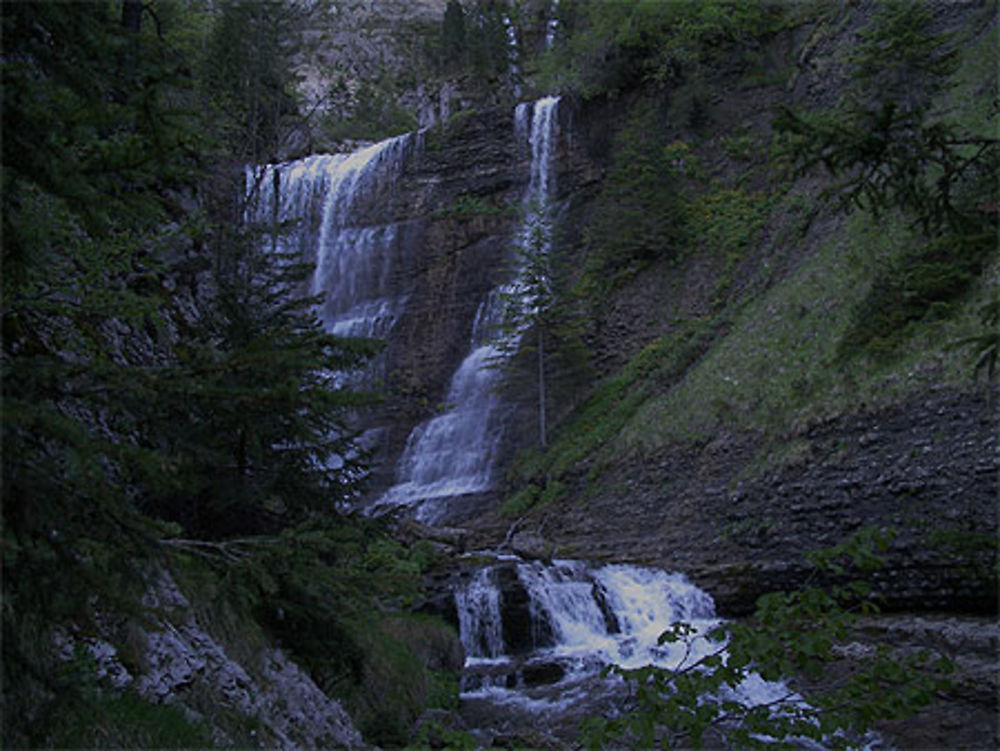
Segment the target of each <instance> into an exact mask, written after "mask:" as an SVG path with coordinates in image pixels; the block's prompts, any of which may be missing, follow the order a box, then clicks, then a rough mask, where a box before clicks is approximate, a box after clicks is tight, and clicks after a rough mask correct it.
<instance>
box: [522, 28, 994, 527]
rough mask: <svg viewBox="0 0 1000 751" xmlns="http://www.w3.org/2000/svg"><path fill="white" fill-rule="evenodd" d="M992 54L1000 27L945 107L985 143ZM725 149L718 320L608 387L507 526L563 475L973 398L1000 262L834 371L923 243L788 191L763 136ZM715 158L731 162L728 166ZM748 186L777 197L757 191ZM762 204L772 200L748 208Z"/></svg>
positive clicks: (891, 225)
mask: <svg viewBox="0 0 1000 751" xmlns="http://www.w3.org/2000/svg"><path fill="white" fill-rule="evenodd" d="M980 23H981V21H980ZM970 26H971V25H970ZM967 28H968V27H967ZM980 28H981V27H980ZM996 48H997V28H996V23H995V22H994V23H993V24H992V25H991V26H990V27H989V28H988V29H987V30H986V31H985V32H982V31H981V32H978V33H975V36H974V37H973V38H972V39H971V40H970V43H967V44H965V45H963V47H962V50H963V55H962V66H961V68H960V70H959V71H958V73H957V74H956V75H955V76H954V78H953V86H952V87H951V88H950V89H949V90H948V91H946V92H945V93H944V94H943V95H942V97H941V107H942V109H944V110H945V111H947V112H949V113H950V117H952V118H954V119H957V121H958V122H960V123H961V124H962V125H963V126H966V127H969V128H972V129H976V130H979V131H980V132H987V133H988V130H986V129H987V128H989V114H990V101H991V99H992V97H991V96H990V94H989V90H990V87H991V86H995V71H994V69H993V61H994V60H995V58H994V56H993V51H994V50H995V49H996ZM716 136H717V137H716V138H713V139H712V141H711V142H710V143H705V142H702V143H700V144H697V145H696V146H695V148H694V151H695V152H696V153H700V154H702V155H703V157H708V155H709V153H710V152H711V150H712V149H714V150H715V154H713V155H712V156H713V157H714V159H715V165H714V167H715V169H714V170H713V172H714V173H715V174H714V179H713V182H712V183H711V187H710V188H709V189H708V190H707V191H706V192H703V193H702V195H701V196H700V197H699V198H698V199H696V200H695V203H694V206H695V208H696V209H698V210H699V211H701V212H702V214H704V215H705V216H703V217H699V218H698V219H696V221H698V222H700V224H696V225H695V226H696V227H699V228H700V230H701V231H700V232H699V233H698V234H697V235H696V237H695V239H694V241H693V245H694V248H692V249H691V251H690V252H694V253H699V252H700V253H713V254H715V255H716V256H717V257H718V262H716V263H715V264H714V267H715V274H716V276H715V279H714V285H715V288H716V290H717V291H718V292H719V293H720V294H719V299H718V301H717V304H716V305H715V307H714V312H713V313H712V314H711V315H709V316H706V317H704V318H701V319H696V320H691V319H689V320H684V321H678V322H677V324H678V325H677V326H675V327H674V328H675V330H674V331H673V332H671V333H670V334H668V335H666V336H663V337H661V338H659V339H657V340H655V341H653V342H652V343H650V344H649V345H648V346H646V347H645V348H644V349H643V350H642V351H641V352H639V353H638V354H637V355H635V356H634V357H633V358H632V360H631V361H630V362H629V363H627V364H626V365H625V367H624V368H622V370H621V371H620V372H619V373H617V374H615V375H614V376H612V377H610V378H608V379H606V380H605V381H604V382H602V383H601V384H599V385H598V387H597V388H596V389H595V390H594V392H593V394H592V395H591V396H590V397H589V398H588V399H587V400H585V401H584V402H583V403H582V404H581V405H580V406H579V407H578V408H577V409H576V410H575V411H574V413H573V414H571V415H570V417H569V418H568V419H567V420H565V421H564V422H563V424H562V425H561V426H560V430H559V431H558V432H557V436H556V440H555V441H554V442H553V445H552V446H551V447H550V449H549V450H548V451H547V452H546V453H545V454H544V455H539V454H537V453H530V454H529V455H527V456H525V457H524V458H523V459H522V462H521V464H520V466H519V468H518V470H519V471H518V474H519V476H520V477H521V478H527V479H530V480H534V481H535V482H536V483H537V484H541V483H542V481H541V479H540V478H542V477H547V478H549V481H550V486H549V488H550V490H549V492H547V493H546V492H542V491H539V490H538V489H536V488H532V487H529V488H528V490H527V491H525V490H522V491H521V492H520V493H519V494H518V495H517V496H515V497H514V498H512V499H511V500H510V501H508V504H507V506H506V510H507V511H508V512H510V513H519V512H521V511H523V510H524V509H525V508H526V507H527V506H530V505H532V504H533V503H535V502H539V501H541V502H545V501H546V500H549V499H550V498H551V497H553V496H558V495H560V494H561V493H563V492H564V491H565V489H566V487H565V485H564V482H563V481H564V480H565V479H566V478H567V476H569V475H571V474H575V472H577V471H579V470H581V469H583V468H584V467H586V468H588V470H589V472H588V474H589V477H590V479H594V478H595V477H596V476H598V475H599V474H600V473H601V468H602V467H604V466H608V465H613V464H616V463H619V462H621V461H624V460H627V459H628V458H630V457H635V456H640V457H641V456H643V455H648V454H651V453H653V452H655V451H656V450H657V449H658V448H660V447H662V446H664V445H667V444H670V443H674V442H681V443H685V442H699V441H704V440H708V439H709V438H710V437H712V436H713V435H714V434H717V433H718V432H720V431H725V430H740V431H743V430H746V431H751V432H757V433H761V434H763V436H764V438H765V440H764V442H763V443H762V446H764V447H774V446H775V445H776V444H780V443H781V442H782V439H783V438H784V437H788V436H790V434H792V433H794V432H795V430H796V429H797V428H800V427H802V426H803V425H805V424H806V423H808V422H810V421H813V420H816V419H823V418H825V417H829V416H832V415H836V414H842V413H845V412H851V411H853V410H856V409H859V408H862V407H877V406H880V405H885V404H888V403H892V402H896V401H899V400H901V399H903V398H904V397H905V396H907V395H911V394H915V393H920V392H925V391H927V390H929V389H935V388H953V389H970V388H975V387H976V386H975V385H974V383H973V382H972V379H971V377H970V374H971V369H970V362H971V358H970V355H972V353H971V352H970V351H969V350H967V349H966V350H963V349H960V348H954V347H952V346H950V345H951V344H952V343H953V342H955V341H956V340H958V339H961V338H963V337H966V336H969V335H971V334H973V333H974V332H976V331H977V330H981V325H980V323H979V320H978V310H979V308H980V306H981V305H982V304H983V303H984V302H985V301H987V300H988V299H990V298H991V296H994V295H995V294H996V280H997V278H998V273H1000V268H998V264H997V262H996V258H994V259H993V260H992V261H991V262H990V264H989V266H988V269H987V271H986V273H985V274H984V275H983V277H982V278H981V279H980V280H979V281H977V282H976V283H975V284H974V286H973V288H972V289H971V290H970V291H969V293H968V294H966V295H965V296H964V298H962V299H961V300H960V302H959V305H958V307H957V310H956V312H955V313H954V314H953V315H951V316H949V317H947V318H945V319H943V320H942V319H932V318H930V317H928V318H927V319H925V320H922V321H918V322H915V323H911V324H910V325H909V327H908V328H907V329H906V331H905V332H904V336H903V340H902V343H901V344H900V345H898V346H895V347H892V348H891V349H888V351H887V352H883V353H879V352H878V351H877V348H875V351H865V352H858V353H856V354H854V356H852V357H849V358H846V359H845V358H838V357H837V348H838V344H839V343H840V342H841V340H842V338H843V336H844V334H845V333H846V332H847V330H848V328H849V326H850V324H851V317H852V315H853V314H854V311H855V308H856V307H857V305H858V304H859V303H860V301H861V300H862V299H863V298H864V296H865V294H866V292H867V291H868V289H869V287H870V285H871V281H872V279H873V277H874V275H875V272H876V270H877V269H878V268H880V266H882V265H884V264H885V263H887V261H888V259H890V258H891V257H893V256H894V255H896V254H898V253H899V252H900V251H901V250H903V249H905V248H906V247H908V246H909V245H910V244H912V243H914V242H916V240H917V235H916V234H915V232H914V231H913V230H912V229H911V228H910V226H909V224H908V222H907V221H906V220H905V219H904V218H902V217H899V216H889V217H887V216H881V217H878V218H876V217H873V216H872V215H870V214H869V213H867V212H854V213H852V214H850V215H845V214H843V213H841V212H838V211H836V210H835V208H834V207H833V206H831V205H830V202H829V201H827V202H826V203H824V202H823V201H822V199H821V198H820V196H819V191H818V189H817V188H816V181H815V180H801V181H799V182H797V183H791V182H789V181H787V180H782V179H781V175H780V170H778V169H776V167H777V166H778V165H776V164H775V163H774V162H773V161H772V160H769V159H767V158H763V159H762V158H761V157H759V156H755V155H760V154H762V153H766V152H767V145H768V144H767V139H768V138H769V136H768V135H766V134H765V133H762V132H759V131H758V132H755V131H754V130H753V129H750V128H748V127H746V125H745V124H744V123H740V122H737V123H735V124H733V125H730V126H729V127H726V126H723V129H722V132H721V133H717V134H716ZM720 146H721V147H722V148H723V150H724V151H725V152H726V157H725V158H724V159H723V160H722V166H721V167H720V166H719V164H720V163H719V155H718V150H719V147H720ZM748 182H757V183H760V182H763V183H764V184H766V185H768V186H769V187H768V188H766V189H765V192H764V193H763V194H762V193H754V192H751V191H750V190H749V189H748V187H747V183H748ZM757 195H766V198H765V200H758V201H756V202H753V201H752V200H748V197H749V198H752V197H754V196H757ZM713 197H715V198H714V199H713ZM734 206H735V211H734V210H733V207H734ZM747 206H750V210H749V211H747V210H745V209H746V207H747ZM727 209H729V211H728V216H730V217H731V216H732V215H733V214H734V213H739V214H741V218H740V221H741V222H742V226H743V227H744V228H746V227H749V228H750V229H752V230H753V231H754V234H755V242H754V243H749V244H748V245H752V246H753V247H744V248H739V247H734V246H735V245H736V244H737V243H738V242H739V241H740V240H742V238H741V236H740V232H739V227H736V228H732V227H727V226H726V221H727V220H726V217H727V211H726V210H727ZM754 212H757V214H756V215H755V214H754ZM738 223H739V222H738ZM761 228H763V229H762V231H761ZM744 244H747V243H744ZM741 264H742V268H741V269H740V270H738V271H736V270H734V267H737V266H740V265H741ZM747 265H750V266H751V268H749V269H747V268H746V267H747ZM734 274H735V275H736V276H740V275H742V277H743V278H742V279H741V280H740V281H741V283H740V284H735V285H734V284H733V276H734ZM731 286H732V287H734V288H735V289H734V291H730V289H729V288H730V287H731ZM660 302H661V304H663V305H664V306H665V307H666V306H668V305H669V302H668V301H660ZM779 453H780V452H779ZM553 480H554V481H555V483H556V484H555V486H554V487H553V485H552V484H551V481H553ZM591 488H592V489H593V486H592V485H591Z"/></svg>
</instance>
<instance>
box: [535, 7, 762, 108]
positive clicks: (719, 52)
mask: <svg viewBox="0 0 1000 751" xmlns="http://www.w3.org/2000/svg"><path fill="white" fill-rule="evenodd" d="M574 10H575V14H574V19H573V21H574V23H573V25H572V26H571V30H570V31H571V33H570V34H569V36H568V38H565V39H562V40H561V43H560V44H559V45H557V46H556V49H555V50H553V51H552V52H551V53H550V54H549V55H548V56H547V57H546V58H544V59H543V61H542V70H541V82H542V88H545V89H571V90H573V91H575V92H579V93H580V94H581V95H582V96H584V97H585V98H592V97H596V96H600V95H608V96H615V95H617V94H618V93H620V92H622V91H625V90H627V89H629V88H632V87H635V86H636V85H638V84H640V83H643V82H654V83H656V84H659V85H670V86H675V85H676V84H678V83H680V82H683V81H684V80H685V79H687V78H690V77H698V76H699V75H700V73H701V69H702V68H703V67H705V66H710V65H713V64H715V63H717V62H721V61H723V60H727V61H729V60H731V59H732V57H733V55H734V52H735V53H736V55H739V54H741V53H742V52H744V51H745V50H747V49H750V48H752V47H753V45H754V44H756V43H757V40H758V39H759V38H760V37H761V36H763V35H766V34H767V33H770V32H771V31H773V30H775V29H777V28H778V25H779V22H780V15H781V7H780V5H778V4H772V3H765V2H758V1H757V0H754V1H753V2H737V1H735V0H707V1H704V2H698V3H688V2H657V1H655V0H654V1H651V0H626V1H624V2H614V3H604V2H584V3H579V4H576V5H575V7H574Z"/></svg>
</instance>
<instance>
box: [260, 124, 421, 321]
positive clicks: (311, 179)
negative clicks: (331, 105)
mask: <svg viewBox="0 0 1000 751" xmlns="http://www.w3.org/2000/svg"><path fill="white" fill-rule="evenodd" d="M414 137H415V136H414V134H412V133H410V134H405V135H401V136H396V137H394V138H389V139H386V140H384V141H379V142H378V143H374V144H371V145H370V146H366V147H364V148H362V149H359V150H357V151H354V152H352V153H349V154H316V155H313V156H308V157H305V158H303V159H299V160H295V161H291V162H284V163H281V164H274V165H267V166H265V167H262V168H256V169H248V170H247V180H248V192H249V191H251V190H254V189H256V191H257V196H258V200H257V202H256V209H255V210H254V211H253V212H252V214H253V217H254V218H256V219H258V220H260V221H265V222H266V221H268V220H270V219H272V218H273V219H276V220H277V223H278V224H279V225H288V224H292V225H294V229H293V230H292V231H291V232H285V233H282V234H280V235H279V236H278V239H277V244H278V248H279V250H281V251H283V252H288V253H292V254H295V255H297V256H298V257H300V258H301V259H302V260H303V261H306V262H313V263H314V264H315V268H314V271H313V274H312V278H311V279H310V282H309V288H308V289H306V290H303V292H306V293H308V294H311V295H318V294H324V300H323V302H322V303H321V305H320V308H319V311H318V312H319V315H320V319H321V320H322V322H323V325H324V328H326V330H327V331H328V332H330V333H332V334H336V335H339V336H356V337H381V336H385V334H386V333H388V331H389V329H391V328H392V325H393V324H394V323H395V321H396V318H397V316H398V315H399V314H400V312H401V310H402V306H403V304H404V303H405V298H404V297H402V296H401V295H399V294H397V293H395V292H394V291H393V290H392V289H391V284H390V282H391V271H392V268H393V266H394V264H395V263H396V262H397V260H398V255H399V253H400V248H399V228H398V226H397V225H396V224H394V223H381V224H379V223H372V222H366V221H365V220H364V215H365V214H366V213H367V212H369V211H371V210H372V209H373V208H374V207H375V206H376V205H377V203H378V202H379V200H380V199H381V198H383V197H384V196H385V195H386V194H387V193H389V192H390V191H391V190H392V189H393V186H394V184H395V181H396V180H397V179H398V177H399V175H400V174H401V173H402V170H403V165H404V161H405V159H406V156H407V154H408V153H409V150H410V148H411V146H412V141H413V139H414ZM276 203H277V206H275V204H276Z"/></svg>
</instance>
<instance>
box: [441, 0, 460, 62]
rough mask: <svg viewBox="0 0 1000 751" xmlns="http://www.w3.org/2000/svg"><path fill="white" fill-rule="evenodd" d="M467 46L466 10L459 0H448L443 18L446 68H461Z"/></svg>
mask: <svg viewBox="0 0 1000 751" xmlns="http://www.w3.org/2000/svg"><path fill="white" fill-rule="evenodd" d="M465 48H466V39H465V10H464V9H463V8H462V4H461V3H460V2H458V0H448V5H447V7H446V8H445V10H444V18H443V19H442V20H441V62H442V65H443V66H444V67H445V69H447V70H458V69H460V68H461V66H462V63H463V62H464V59H465Z"/></svg>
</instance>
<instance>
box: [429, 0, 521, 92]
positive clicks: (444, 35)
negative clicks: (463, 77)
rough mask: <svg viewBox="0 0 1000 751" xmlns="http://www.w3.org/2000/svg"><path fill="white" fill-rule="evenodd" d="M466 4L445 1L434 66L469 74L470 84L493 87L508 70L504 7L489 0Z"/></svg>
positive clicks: (456, 72)
mask: <svg viewBox="0 0 1000 751" xmlns="http://www.w3.org/2000/svg"><path fill="white" fill-rule="evenodd" d="M467 4H468V6H469V7H468V8H465V7H463V5H462V3H461V2H459V1H458V0H449V2H448V4H447V6H446V7H445V12H444V15H443V16H442V18H441V26H440V42H439V44H438V48H437V50H436V53H437V58H438V60H437V63H438V68H439V69H440V70H441V72H443V73H446V74H452V75H454V74H462V73H464V74H469V76H470V80H469V83H472V84H485V85H489V86H495V85H496V84H497V83H498V82H499V81H501V80H503V79H504V78H505V77H506V76H507V74H508V73H509V71H510V47H509V43H508V40H507V29H506V27H505V25H504V9H503V7H502V6H501V5H499V4H497V3H494V2H490V1H489V0H474V1H473V2H468V3H467ZM510 83H514V84H516V83H517V82H516V81H510Z"/></svg>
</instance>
